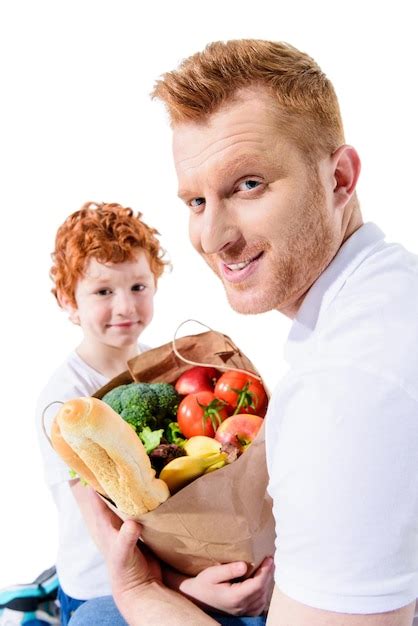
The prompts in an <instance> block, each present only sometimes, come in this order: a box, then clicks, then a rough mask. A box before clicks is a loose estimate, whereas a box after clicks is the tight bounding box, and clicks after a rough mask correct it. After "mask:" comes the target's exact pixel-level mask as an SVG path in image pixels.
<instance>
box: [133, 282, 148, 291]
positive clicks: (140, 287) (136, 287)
mask: <svg viewBox="0 0 418 626" xmlns="http://www.w3.org/2000/svg"><path fill="white" fill-rule="evenodd" d="M144 289H145V285H143V284H142V283H138V284H136V285H132V291H144Z"/></svg>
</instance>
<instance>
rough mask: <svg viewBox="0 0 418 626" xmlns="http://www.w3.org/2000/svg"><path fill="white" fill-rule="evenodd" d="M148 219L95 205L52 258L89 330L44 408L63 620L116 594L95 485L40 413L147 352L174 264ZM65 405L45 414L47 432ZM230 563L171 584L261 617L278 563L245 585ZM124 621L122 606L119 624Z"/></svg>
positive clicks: (67, 230) (63, 294)
mask: <svg viewBox="0 0 418 626" xmlns="http://www.w3.org/2000/svg"><path fill="white" fill-rule="evenodd" d="M140 218H141V214H138V215H135V214H134V213H133V211H132V210H131V209H129V208H124V207H122V206H121V205H119V204H93V203H87V204H85V205H84V206H83V207H82V208H81V209H80V210H79V211H76V212H75V213H73V214H72V215H70V216H69V217H68V218H67V219H66V220H65V222H64V223H63V224H62V226H61V227H60V228H59V229H58V232H57V235H56V240H55V250H54V252H53V255H52V259H53V265H52V268H51V278H52V280H53V282H54V288H53V290H52V292H53V294H54V295H55V297H56V299H57V301H58V304H59V306H61V307H62V308H63V309H65V310H66V311H67V313H68V315H69V318H70V320H71V321H72V322H73V323H74V324H77V325H79V326H80V328H81V331H82V340H81V343H80V344H79V345H78V347H77V348H76V350H75V351H74V352H72V353H71V354H70V355H69V356H68V357H67V359H66V360H65V361H64V363H63V364H62V365H61V366H60V367H59V368H58V369H57V370H56V371H55V372H54V374H53V375H52V377H51V379H50V380H49V382H48V384H47V385H46V387H45V388H44V390H43V391H42V393H41V396H40V398H39V401H38V407H37V427H38V433H39V440H40V446H41V451H42V455H43V461H44V469H45V475H46V480H47V483H48V485H49V487H50V489H51V492H52V496H53V498H54V501H55V504H56V506H57V510H58V524H59V545H58V555H57V573H58V578H59V581H60V588H59V595H58V597H59V601H60V605H61V622H62V624H63V625H64V626H66V624H67V623H68V621H69V619H70V617H71V615H72V613H73V612H74V611H75V610H76V609H77V608H78V607H79V606H80V605H81V604H83V603H84V602H85V601H86V600H91V599H93V598H100V597H102V596H109V595H110V593H111V590H110V584H109V580H108V575H107V571H106V567H105V563H104V560H103V557H102V556H101V554H100V553H99V551H98V549H97V548H96V546H95V544H94V543H93V541H92V539H91V538H90V536H89V534H88V532H87V529H86V526H85V523H84V519H83V518H84V517H86V516H88V515H89V504H88V498H86V495H87V490H86V489H85V487H84V486H83V484H81V483H80V481H78V480H74V479H73V478H72V477H71V475H70V472H69V469H68V467H67V466H66V465H65V464H64V463H63V462H62V461H61V459H60V458H59V457H58V456H57V455H56V454H55V452H54V451H53V450H52V448H51V446H50V444H49V442H48V440H47V439H46V437H45V435H44V433H43V431H42V413H43V412H44V409H45V407H46V406H47V405H48V404H50V403H51V402H54V401H66V400H70V399H72V398H75V397H79V396H89V395H92V394H93V393H94V392H95V391H97V389H99V388H100V387H102V386H103V385H104V384H106V383H107V382H108V381H109V380H110V379H111V378H113V377H114V376H116V375H118V374H120V373H121V372H122V371H124V370H125V369H126V367H127V361H128V360H129V359H131V358H133V357H134V356H136V355H137V354H139V353H140V352H142V351H144V350H146V349H147V348H146V347H145V346H144V345H143V344H141V343H138V338H139V336H140V335H141V333H142V331H143V330H144V329H145V328H146V327H147V326H148V324H149V323H150V322H151V320H152V316H153V298H154V294H155V290H156V287H157V281H158V278H159V277H160V276H161V274H162V272H163V271H164V267H165V265H166V264H167V262H166V261H165V260H164V259H163V256H164V253H163V251H162V249H161V247H160V244H159V241H158V239H157V237H156V235H157V234H158V233H157V231H155V230H154V229H152V228H150V227H149V226H147V225H146V224H144V222H142V221H141V219H140ZM58 408H59V407H58V405H53V406H51V407H50V408H49V409H48V410H47V411H46V414H45V423H46V425H47V428H48V427H49V425H50V423H51V421H52V419H53V417H54V415H55V414H56V412H57V410H58ZM228 567H229V566H226V565H225V566H220V568H221V569H219V567H218V568H209V569H208V570H206V571H205V573H204V575H203V576H202V575H200V576H198V577H196V578H192V579H186V580H185V579H184V577H179V576H177V575H175V574H170V573H167V581H166V582H167V584H170V581H171V584H172V585H173V586H174V587H176V588H180V589H182V588H183V589H184V591H185V592H186V593H188V594H189V595H191V596H192V597H194V598H196V600H197V601H200V602H202V603H205V604H206V605H209V606H215V607H216V608H217V609H220V610H223V611H226V612H230V613H232V612H238V610H239V611H240V613H241V614H242V612H244V613H245V612H246V609H247V607H248V612H250V611H251V612H252V613H253V614H256V612H257V610H258V606H260V610H261V607H262V606H263V604H262V603H263V601H265V596H267V591H265V589H264V588H265V587H267V586H268V585H267V581H268V579H269V577H270V575H271V566H270V564H266V565H264V566H262V568H261V569H260V570H259V573H258V576H257V577H254V578H252V579H250V581H246V582H244V583H239V584H230V583H228V580H229V579H230V578H232V577H233V576H231V574H230V570H229V569H228ZM109 601H111V600H110V598H109ZM229 619H233V618H229ZM236 619H237V620H238V619H239V618H236ZM250 619H251V618H250ZM254 619H257V618H254ZM118 620H120V621H118ZM99 621H100V620H99ZM124 623H125V622H124V620H123V619H122V617H121V616H119V615H118V612H117V611H116V609H115V614H114V615H113V617H112V624H113V625H114V626H117V624H124ZM238 623H242V622H239V621H238V622H237V624H238ZM254 623H256V622H254ZM257 623H259V622H257Z"/></svg>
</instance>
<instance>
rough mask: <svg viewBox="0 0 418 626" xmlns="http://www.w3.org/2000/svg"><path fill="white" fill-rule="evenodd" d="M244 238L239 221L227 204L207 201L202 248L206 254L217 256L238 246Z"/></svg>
mask: <svg viewBox="0 0 418 626" xmlns="http://www.w3.org/2000/svg"><path fill="white" fill-rule="evenodd" d="M241 238H242V234H241V230H240V227H239V224H238V223H237V220H236V218H235V216H234V214H232V213H231V212H230V211H228V208H227V206H226V204H225V203H223V202H220V201H215V200H213V201H207V202H206V206H205V210H204V213H203V215H202V221H201V230H200V247H201V250H202V252H203V253H204V254H215V253H219V252H221V251H222V250H227V249H228V248H229V247H231V246H233V245H234V244H236V243H237V242H238V241H239V240H240V239H241Z"/></svg>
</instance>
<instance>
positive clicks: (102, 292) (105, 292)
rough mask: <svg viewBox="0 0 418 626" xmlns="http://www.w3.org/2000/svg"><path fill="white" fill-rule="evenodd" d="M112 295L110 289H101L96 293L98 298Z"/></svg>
mask: <svg viewBox="0 0 418 626" xmlns="http://www.w3.org/2000/svg"><path fill="white" fill-rule="evenodd" d="M110 293H111V291H110V289H99V290H98V291H96V294H97V295H98V296H108V295H109V294H110Z"/></svg>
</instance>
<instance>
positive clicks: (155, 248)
mask: <svg viewBox="0 0 418 626" xmlns="http://www.w3.org/2000/svg"><path fill="white" fill-rule="evenodd" d="M141 217H142V215H141V213H137V214H135V213H134V212H133V211H132V209H130V208H128V207H123V206H121V205H120V204H116V203H110V204H107V203H104V202H103V203H100V204H97V203H94V202H87V203H86V204H84V205H83V206H82V207H81V209H80V210H79V211H76V212H75V213H72V214H71V215H70V216H69V217H67V219H66V220H65V222H64V223H63V224H62V225H61V226H60V227H59V229H58V231H57V235H56V238H55V249H54V252H53V253H52V255H51V256H52V261H53V265H52V267H51V270H50V276H51V278H52V280H53V282H54V288H53V289H52V293H53V294H54V295H55V297H56V298H57V300H58V303H59V304H61V302H62V298H65V299H66V300H67V301H68V303H69V304H71V305H72V306H77V304H76V301H75V295H74V294H75V289H76V285H77V281H78V280H79V279H80V278H82V277H83V275H84V272H85V269H86V265H87V263H88V261H89V260H90V259H91V258H94V259H96V260H97V261H98V262H99V263H123V262H124V261H132V260H133V259H134V258H135V256H136V254H137V253H138V251H139V250H144V252H145V254H146V256H147V259H148V262H149V265H150V269H151V272H152V273H153V274H154V278H155V282H156V283H157V280H158V278H159V277H160V276H161V274H162V273H163V271H164V266H165V265H167V261H164V260H163V258H162V257H163V256H164V250H163V249H162V248H161V246H160V242H159V241H158V239H157V235H158V234H159V233H158V232H157V231H156V230H155V229H154V228H151V227H150V226H147V224H144V222H143V221H142V220H141Z"/></svg>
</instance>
